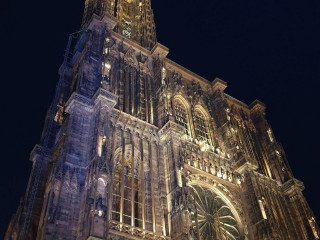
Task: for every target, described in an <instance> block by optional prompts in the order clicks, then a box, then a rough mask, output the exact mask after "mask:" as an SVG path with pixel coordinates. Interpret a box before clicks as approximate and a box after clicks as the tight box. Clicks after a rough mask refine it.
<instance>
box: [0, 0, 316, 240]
mask: <svg viewBox="0 0 320 240" xmlns="http://www.w3.org/2000/svg"><path fill="white" fill-rule="evenodd" d="M163 34H165V33H163ZM168 52H169V50H168V49H167V48H166V47H164V46H162V45H161V44H159V43H157V41H156V34H155V24H154V21H153V12H152V9H151V2H150V0H140V1H138V0H118V1H114V0H113V1H112V0H87V1H86V4H85V13H84V18H83V26H82V31H80V32H79V33H77V44H75V45H72V57H71V58H68V59H67V62H65V64H64V65H63V66H62V68H61V69H60V74H61V80H62V84H61V86H60V87H59V88H58V89H57V91H58V92H57V93H58V96H59V102H58V107H56V106H53V108H52V109H51V112H50V111H49V113H48V118H47V123H46V126H45V129H44V134H43V135H44V137H43V139H46V138H45V136H49V137H48V139H49V141H48V142H47V143H46V145H44V144H43V142H45V141H44V140H43V139H42V144H41V145H37V146H36V147H35V148H34V150H33V151H32V154H31V160H32V161H33V163H34V167H33V170H32V173H31V177H30V182H29V185H28V189H27V192H26V196H25V200H24V201H22V202H21V206H20V207H19V209H18V211H17V214H16V215H15V216H14V217H13V218H12V221H11V222H10V224H9V227H8V231H7V234H6V237H5V239H6V240H7V239H30V240H34V239H37V240H42V239H46V240H47V239H55V240H60V239H61V240H62V239H63V240H71V239H72V240H74V239H79V240H86V239H92V240H93V239H114V240H117V239H142V238H143V239H163V240H165V239H202V240H209V239H210V240H212V239H220V240H244V239H249V240H265V239H268V240H271V239H283V240H286V239H290V240H298V239H299V240H303V239H305V240H312V239H319V234H320V233H319V228H318V226H317V223H316V220H315V218H314V215H313V213H312V211H311V209H310V208H309V206H308V203H307V202H306V200H305V198H304V196H303V194H302V191H303V189H304V186H303V183H302V182H300V181H299V180H297V179H295V178H294V177H293V175H292V172H291V170H290V167H289V164H288V162H287V159H286V156H285V153H284V150H283V148H282V147H281V145H280V144H279V143H278V142H277V140H276V138H275V136H274V134H273V132H272V128H271V127H270V125H269V124H268V122H267V121H266V119H265V105H264V104H263V103H261V102H259V101H255V102H253V103H252V104H251V105H249V106H248V105H246V104H244V103H242V102H240V101H238V100H236V99H234V98H233V97H231V96H229V95H227V94H226V93H225V89H226V87H227V85H226V83H225V82H224V81H222V80H220V79H215V80H214V81H213V82H210V81H208V80H206V79H203V78H202V77H200V76H198V75H196V74H194V73H192V72H191V71H189V70H187V69H185V68H183V67H182V66H180V65H178V64H177V63H175V62H173V61H171V60H170V59H168V58H167V55H168ZM53 111H54V112H53ZM50 114H51V115H52V116H54V117H53V118H50ZM50 121H52V123H51V124H50ZM39 166H41V167H39ZM39 169H40V170H39ZM37 174H40V175H39V176H40V177H38V178H37V177H36V175H37ZM32 186H36V190H35V191H32V189H33V188H32ZM32 194H36V195H32ZM32 196H35V197H33V198H34V201H30V199H31V200H32ZM30 204H31V205H30ZM30 206H31V207H30ZM28 217H29V218H30V220H26V219H28Z"/></svg>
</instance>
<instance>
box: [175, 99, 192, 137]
mask: <svg viewBox="0 0 320 240" xmlns="http://www.w3.org/2000/svg"><path fill="white" fill-rule="evenodd" d="M174 111H175V119H176V122H177V123H178V124H180V125H181V126H183V127H184V128H185V133H186V134H187V135H190V134H189V126H188V115H187V109H186V108H185V107H184V106H183V105H182V104H181V103H180V102H176V103H175V104H174Z"/></svg>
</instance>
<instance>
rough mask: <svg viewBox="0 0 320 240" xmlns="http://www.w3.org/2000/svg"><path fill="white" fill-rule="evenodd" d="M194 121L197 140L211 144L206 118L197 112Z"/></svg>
mask: <svg viewBox="0 0 320 240" xmlns="http://www.w3.org/2000/svg"><path fill="white" fill-rule="evenodd" d="M193 120H194V130H195V134H196V138H197V139H198V140H200V141H204V142H206V143H210V141H209V134H208V127H207V123H206V118H205V116H204V115H203V114H202V113H201V112H200V111H195V114H194V119H193Z"/></svg>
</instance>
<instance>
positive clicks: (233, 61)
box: [0, 0, 320, 239]
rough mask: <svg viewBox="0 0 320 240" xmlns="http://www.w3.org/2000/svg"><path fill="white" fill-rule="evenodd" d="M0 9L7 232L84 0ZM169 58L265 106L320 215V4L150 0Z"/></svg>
mask: <svg viewBox="0 0 320 240" xmlns="http://www.w3.org/2000/svg"><path fill="white" fill-rule="evenodd" d="M1 4H2V5H1V7H0V30H1V32H0V41H1V44H0V47H1V51H0V60H1V65H0V81H1V82H0V84H1V94H0V96H1V133H0V134H1V145H0V146H1V167H0V171H1V173H0V238H1V239H2V238H3V236H2V235H3V234H4V232H5V229H6V227H7V224H8V222H9V219H10V217H11V215H12V214H13V213H14V212H15V211H16V209H17V207H18V204H19V200H20V198H21V197H22V196H23V195H24V192H25V189H26V185H27V180H28V177H29V173H30V168H31V162H30V161H29V153H30V151H31V150H32V148H33V147H34V145H35V144H37V143H38V142H39V139H40V135H41V131H42V127H43V122H44V117H45V113H46V110H47V108H48V107H49V103H50V101H51V100H52V97H53V94H54V88H55V84H56V82H57V80H58V74H57V71H58V68H59V66H60V64H61V63H62V59H63V53H64V49H65V47H66V44H67V39H68V34H69V33H72V32H75V31H77V30H78V29H79V28H80V23H81V18H82V12H83V6H84V0H56V1H52V2H51V1H40V0H33V1H23V0H4V2H3V1H2V3H1ZM152 6H153V9H154V14H155V21H156V27H157V35H158V41H159V42H160V43H162V44H163V45H165V46H166V47H168V48H169V49H170V54H169V58H170V59H172V60H173V61H175V62H177V63H179V64H180V65H182V66H184V67H186V68H188V69H190V70H191V71H193V72H195V73H197V74H199V75H200V76H203V77H205V78H206V79H208V80H210V81H211V80H213V79H214V78H215V77H219V78H221V79H223V80H224V81H226V82H228V88H227V89H226V93H228V94H229V95H231V96H233V97H235V98H237V99H239V100H241V101H243V102H245V103H247V104H250V103H251V102H252V101H253V100H255V99H259V100H261V101H262V102H264V103H265V104H266V105H267V119H268V121H269V123H270V124H271V125H272V127H273V130H274V132H275V135H276V137H277V139H278V140H279V141H280V142H281V143H282V145H283V146H284V149H285V151H286V153H287V157H288V160H289V163H290V164H291V167H292V169H293V172H294V175H295V177H296V178H298V179H300V180H302V181H304V183H305V185H306V190H305V192H304V193H305V195H306V197H307V200H308V202H309V204H310V206H311V207H312V209H313V210H314V212H315V214H316V216H317V218H318V220H319V219H320V204H319V203H320V191H319V190H320V188H319V186H318V184H319V176H320V172H319V170H320V159H319V154H318V153H319V149H320V146H319V139H320V138H319V136H320V126H319V116H320V110H319V109H320V108H319V106H318V105H319V103H320V84H319V81H320V45H319V44H320V1H319V0H290V1H289V0H286V1H283V0H258V1H257V0H244V1H239V0H198V1H195V0H193V1H191V0H153V2H152Z"/></svg>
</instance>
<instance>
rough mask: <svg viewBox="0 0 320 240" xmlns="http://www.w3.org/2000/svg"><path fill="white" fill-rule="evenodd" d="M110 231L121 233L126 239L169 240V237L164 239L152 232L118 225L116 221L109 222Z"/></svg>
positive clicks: (122, 224) (121, 224)
mask: <svg viewBox="0 0 320 240" xmlns="http://www.w3.org/2000/svg"><path fill="white" fill-rule="evenodd" d="M110 230H115V231H117V232H121V233H123V234H126V235H131V237H130V236H128V238H143V239H148V240H170V239H171V238H170V237H166V236H163V235H157V234H156V233H154V232H150V231H147V230H143V229H141V228H137V227H133V226H130V225H127V224H124V223H119V222H116V221H111V222H110Z"/></svg>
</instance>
